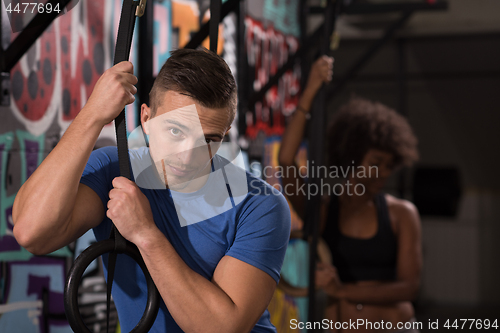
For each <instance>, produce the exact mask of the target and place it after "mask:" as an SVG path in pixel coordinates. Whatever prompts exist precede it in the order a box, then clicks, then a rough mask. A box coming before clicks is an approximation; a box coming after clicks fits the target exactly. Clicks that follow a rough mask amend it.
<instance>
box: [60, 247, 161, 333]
mask: <svg viewBox="0 0 500 333" xmlns="http://www.w3.org/2000/svg"><path fill="white" fill-rule="evenodd" d="M114 249H115V242H114V241H113V240H112V239H107V240H104V241H100V242H97V243H94V244H93V245H92V246H90V247H88V248H87V249H86V250H85V251H83V252H82V253H81V254H80V256H78V258H77V259H76V260H75V263H74V265H73V266H72V267H71V269H70V271H69V274H68V280H67V283H66V287H65V289H64V304H65V309H66V316H67V318H68V322H69V323H70V325H71V328H72V329H73V331H75V332H78V333H91V331H90V330H89V329H88V328H87V326H85V324H84V322H83V320H82V316H81V314H80V311H79V309H78V286H79V285H80V283H81V279H82V275H83V273H84V272H85V269H86V268H87V267H88V266H89V265H90V263H91V262H92V261H93V260H94V259H95V258H97V257H99V256H101V255H103V254H105V253H111V252H113V251H114ZM124 253H125V254H126V255H128V256H130V257H131V258H132V259H134V260H135V261H136V262H137V264H139V266H140V267H141V269H142V272H143V273H144V276H145V277H146V283H147V287H148V300H147V302H146V308H145V310H144V314H143V315H142V318H141V319H140V320H139V323H138V324H137V325H136V326H135V327H134V329H132V331H130V333H144V332H148V331H149V330H150V329H151V327H152V326H153V323H154V321H155V319H156V315H157V313H158V305H159V303H160V295H159V293H158V292H157V291H156V286H155V284H154V282H153V279H152V278H151V276H150V275H149V272H148V269H147V267H146V264H145V263H144V260H143V259H142V257H141V254H140V252H139V250H138V249H137V247H135V246H134V245H133V244H132V243H128V244H127V247H126V249H125V252H124ZM155 291H156V292H155Z"/></svg>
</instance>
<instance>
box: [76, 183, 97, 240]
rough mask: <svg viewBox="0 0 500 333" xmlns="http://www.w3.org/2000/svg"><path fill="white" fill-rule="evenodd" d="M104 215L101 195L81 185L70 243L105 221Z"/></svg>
mask: <svg viewBox="0 0 500 333" xmlns="http://www.w3.org/2000/svg"><path fill="white" fill-rule="evenodd" d="M104 214H105V210H104V204H103V202H102V200H101V198H100V197H99V195H97V193H96V192H95V191H94V190H93V189H91V188H90V187H88V186H87V185H85V184H81V183H80V184H79V186H78V194H77V196H76V201H75V206H74V208H73V214H72V217H71V221H70V226H69V230H68V231H69V233H68V236H69V237H70V242H71V241H74V240H76V239H77V238H78V237H80V236H81V235H83V234H84V233H85V232H87V231H88V230H89V229H91V228H94V227H96V226H97V225H99V223H101V222H102V220H103V219H104Z"/></svg>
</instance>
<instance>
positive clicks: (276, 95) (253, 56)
mask: <svg viewBox="0 0 500 333" xmlns="http://www.w3.org/2000/svg"><path fill="white" fill-rule="evenodd" d="M245 26H246V37H245V43H246V52H247V59H248V65H249V66H250V68H252V69H253V70H254V80H253V90H254V91H259V90H260V89H261V88H262V87H263V86H264V85H265V84H266V83H267V82H268V80H269V78H270V77H272V76H273V75H274V74H275V73H276V72H277V71H278V69H279V68H280V67H281V66H282V65H283V64H285V63H286V61H287V60H288V56H289V54H293V53H294V52H295V51H296V50H297V49H298V47H299V42H298V39H297V37H295V36H293V35H285V34H283V33H282V32H280V31H278V30H276V29H275V28H274V26H273V25H272V24H268V25H267V27H265V26H264V24H263V23H262V22H259V21H257V20H255V19H253V18H251V17H247V18H246V19H245ZM299 89H300V67H299V66H295V67H294V68H293V70H290V71H287V72H286V73H285V74H284V75H283V76H282V77H281V78H280V80H279V81H278V84H277V85H276V86H274V87H272V88H271V89H270V90H269V91H268V92H267V93H266V95H265V98H264V100H263V101H261V102H257V103H255V110H254V111H253V112H252V111H249V112H248V114H247V115H246V124H247V128H246V135H248V136H249V137H250V138H255V137H256V136H257V134H258V133H259V132H260V131H263V132H264V133H265V135H266V136H271V135H281V134H283V131H284V129H285V116H287V115H290V114H291V113H292V112H293V111H294V110H295V106H296V105H297V102H298V93H299Z"/></svg>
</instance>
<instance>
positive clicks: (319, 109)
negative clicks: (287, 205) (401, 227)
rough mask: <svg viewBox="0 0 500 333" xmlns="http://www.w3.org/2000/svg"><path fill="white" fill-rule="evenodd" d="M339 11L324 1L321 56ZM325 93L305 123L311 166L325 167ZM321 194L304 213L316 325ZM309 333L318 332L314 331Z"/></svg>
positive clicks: (326, 51)
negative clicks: (308, 121)
mask: <svg viewBox="0 0 500 333" xmlns="http://www.w3.org/2000/svg"><path fill="white" fill-rule="evenodd" d="M341 11H342V1H340V0H337V1H335V2H333V1H332V0H329V1H328V4H327V7H326V9H325V12H324V17H325V18H324V24H323V40H322V42H321V44H320V52H321V55H329V54H330V45H331V36H332V34H333V32H334V31H335V24H336V21H337V18H338V17H339V15H340V13H341ZM327 104H328V103H327V91H326V87H325V86H323V87H321V89H320V91H319V92H318V94H317V95H316V98H315V100H314V103H313V105H312V110H311V115H312V119H311V121H310V123H309V157H308V159H309V160H311V161H312V163H313V165H319V166H321V165H325V164H324V163H325V161H324V156H325V137H326V108H327ZM321 181H322V179H321V177H319V175H316V177H312V179H311V183H312V184H315V185H316V188H317V189H319V188H323V187H322V186H321ZM321 197H322V196H321V194H320V193H318V194H317V195H315V196H313V197H311V199H310V200H309V201H308V202H307V209H308V211H309V212H310V213H309V214H307V225H308V229H309V230H308V231H309V233H310V240H309V292H308V294H309V295H308V296H309V304H308V319H307V320H308V321H309V322H317V321H318V319H319V320H321V318H318V314H317V311H316V285H315V282H314V281H315V277H316V258H317V251H318V240H319V223H320V219H321V214H320V212H321ZM308 332H309V330H308ZM312 332H319V330H317V329H316V328H314V329H313V330H312Z"/></svg>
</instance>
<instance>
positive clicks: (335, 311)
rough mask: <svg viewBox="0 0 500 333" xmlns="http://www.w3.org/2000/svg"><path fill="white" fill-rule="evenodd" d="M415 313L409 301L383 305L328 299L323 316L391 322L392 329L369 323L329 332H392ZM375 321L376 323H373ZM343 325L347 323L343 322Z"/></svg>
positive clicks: (362, 282) (368, 282)
mask: <svg viewBox="0 0 500 333" xmlns="http://www.w3.org/2000/svg"><path fill="white" fill-rule="evenodd" d="M380 283H382V282H380V281H360V282H356V283H355V284H357V285H374V284H380ZM414 315H415V313H414V310H413V305H412V304H411V302H398V303H388V304H384V305H379V304H360V303H352V302H349V301H346V300H341V301H338V300H337V301H330V303H329V304H328V305H327V308H326V310H325V318H328V319H329V320H332V321H333V324H335V322H340V323H349V321H350V322H357V320H358V319H362V320H364V323H367V322H371V323H372V324H374V325H373V326H375V325H379V324H381V323H382V321H383V323H384V327H387V325H386V324H387V323H388V322H390V323H392V327H393V328H392V329H390V330H387V329H381V327H380V326H376V327H372V329H370V326H369V325H364V326H362V327H361V326H358V327H356V329H352V328H347V329H341V330H335V329H334V330H331V331H330V332H342V333H344V332H354V331H355V332H394V331H397V329H396V327H397V323H398V322H403V323H404V322H408V321H410V320H411V319H412V318H413V317H414ZM375 323H377V324H375ZM337 325H339V324H337ZM344 326H345V327H348V325H346V324H344Z"/></svg>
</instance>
